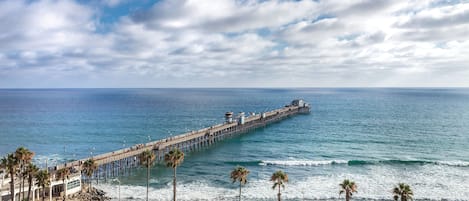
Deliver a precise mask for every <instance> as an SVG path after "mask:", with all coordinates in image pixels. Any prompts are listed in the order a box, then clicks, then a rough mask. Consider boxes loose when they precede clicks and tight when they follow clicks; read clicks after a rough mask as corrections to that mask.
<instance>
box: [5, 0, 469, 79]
mask: <svg viewBox="0 0 469 201" xmlns="http://www.w3.org/2000/svg"><path fill="white" fill-rule="evenodd" d="M127 5H130V6H132V2H131V1H126V2H125V4H124V2H123V1H106V2H103V3H100V4H96V3H86V2H77V1H72V0H64V1H56V0H39V1H0V27H7V28H6V29H2V32H1V33H0V44H1V45H0V87H56V86H60V87H171V86H175V87H227V86H236V87H289V86H302V87H315V86H317V87H321V86H439V85H443V86H469V81H468V80H467V79H466V78H465V77H467V76H469V70H467V63H468V62H469V58H468V57H467V56H466V55H468V54H469V52H468V51H469V39H468V37H467V36H468V32H469V30H468V28H467V27H469V26H467V13H468V5H469V4H468V3H460V2H454V3H444V2H443V1H406V0H398V1H384V0H378V1H376V0H357V1H340V0H329V1H253V0H248V1H231V0H220V1H200V0H199V1H191V0H163V1H158V2H156V3H155V4H153V5H152V6H151V7H148V8H136V9H135V8H132V9H130V8H129V9H128V10H131V11H130V12H129V13H127V14H125V15H123V16H121V14H119V16H120V17H118V19H117V20H115V21H113V22H107V23H111V24H103V23H106V22H102V21H101V20H100V19H99V18H100V17H102V16H103V13H102V12H104V11H107V10H109V9H111V10H112V7H116V6H119V7H120V6H127ZM100 6H101V7H100ZM110 7H111V8H110ZM106 15H112V14H111V13H106ZM100 26H105V27H106V28H107V29H108V30H107V31H104V32H103V31H101V28H102V27H100Z"/></svg>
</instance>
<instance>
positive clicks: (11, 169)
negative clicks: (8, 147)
mask: <svg viewBox="0 0 469 201" xmlns="http://www.w3.org/2000/svg"><path fill="white" fill-rule="evenodd" d="M18 165H19V161H18V159H17V158H16V156H15V154H8V155H7V156H5V157H4V158H2V160H1V163H0V166H1V167H2V168H4V169H6V171H7V172H8V174H9V175H10V195H11V200H12V201H13V200H14V197H15V174H16V171H17V170H18Z"/></svg>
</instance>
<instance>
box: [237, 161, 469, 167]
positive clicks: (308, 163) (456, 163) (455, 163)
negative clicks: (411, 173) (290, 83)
mask: <svg viewBox="0 0 469 201" xmlns="http://www.w3.org/2000/svg"><path fill="white" fill-rule="evenodd" d="M244 163H246V164H252V163H255V162H244ZM258 164H259V165H261V166H269V165H281V166H322V165H349V166H356V165H379V164H389V165H399V164H402V165H445V166H454V167H469V162H467V161H425V160H264V161H260V162H258Z"/></svg>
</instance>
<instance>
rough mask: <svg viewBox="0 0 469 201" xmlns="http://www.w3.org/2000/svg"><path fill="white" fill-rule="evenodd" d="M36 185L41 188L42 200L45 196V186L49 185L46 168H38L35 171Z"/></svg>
mask: <svg viewBox="0 0 469 201" xmlns="http://www.w3.org/2000/svg"><path fill="white" fill-rule="evenodd" d="M36 181H37V183H36V185H37V186H38V187H40V188H42V201H44V198H45V197H46V186H49V185H50V176H49V173H48V172H47V170H39V171H38V172H37V173H36Z"/></svg>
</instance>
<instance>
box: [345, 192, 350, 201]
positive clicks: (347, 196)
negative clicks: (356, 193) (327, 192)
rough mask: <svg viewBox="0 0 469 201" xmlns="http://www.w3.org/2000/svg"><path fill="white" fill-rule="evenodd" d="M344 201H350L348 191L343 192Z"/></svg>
mask: <svg viewBox="0 0 469 201" xmlns="http://www.w3.org/2000/svg"><path fill="white" fill-rule="evenodd" d="M345 201H350V191H348V190H346V191H345Z"/></svg>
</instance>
